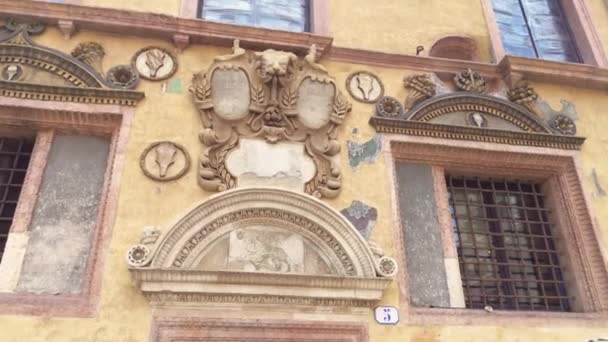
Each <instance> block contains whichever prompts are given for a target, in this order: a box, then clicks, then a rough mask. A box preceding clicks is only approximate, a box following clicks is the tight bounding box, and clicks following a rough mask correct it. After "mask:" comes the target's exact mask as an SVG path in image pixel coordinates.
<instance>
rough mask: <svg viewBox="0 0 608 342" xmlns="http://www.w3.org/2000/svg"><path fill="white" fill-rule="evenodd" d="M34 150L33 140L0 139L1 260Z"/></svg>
mask: <svg viewBox="0 0 608 342" xmlns="http://www.w3.org/2000/svg"><path fill="white" fill-rule="evenodd" d="M33 148H34V139H33V138H7V137H0V196H1V197H0V260H2V255H3V254H4V248H5V246H6V241H7V239H8V234H9V230H10V228H11V225H12V223H13V216H14V215H15V209H16V208H17V202H18V201H19V195H20V194H21V187H22V186H23V182H24V180H25V173H26V171H27V168H28V165H29V163H30V157H31V154H32V149H33Z"/></svg>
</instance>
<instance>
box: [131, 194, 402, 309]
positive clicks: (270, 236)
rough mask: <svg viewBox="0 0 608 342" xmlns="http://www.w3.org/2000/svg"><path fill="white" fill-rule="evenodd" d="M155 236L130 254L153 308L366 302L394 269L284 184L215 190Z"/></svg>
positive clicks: (339, 220)
mask: <svg viewBox="0 0 608 342" xmlns="http://www.w3.org/2000/svg"><path fill="white" fill-rule="evenodd" d="M153 240H154V239H152V240H151V239H150V238H149V236H144V238H143V239H142V244H140V245H136V246H134V247H133V248H131V250H130V251H129V254H128V259H127V260H128V263H129V266H130V267H129V270H130V272H131V275H132V277H133V279H134V280H135V281H136V283H137V284H138V287H139V288H140V289H141V291H142V292H143V293H144V295H146V297H148V299H149V300H150V301H151V302H152V303H153V304H160V303H165V304H166V303H168V302H171V303H189V304H193V303H208V302H245V303H264V304H296V305H320V304H325V305H328V306H369V305H371V304H373V303H375V302H377V301H378V300H380V298H381V297H382V294H383V290H384V289H385V288H386V287H387V286H388V284H389V283H390V281H391V280H390V277H392V276H393V275H394V274H395V273H396V263H395V261H394V260H393V259H391V258H388V257H386V256H383V253H382V252H381V251H379V250H378V249H377V248H373V249H372V248H370V245H369V244H368V242H366V241H365V240H364V239H363V237H362V236H361V235H360V234H359V233H358V232H357V230H356V229H355V228H354V227H353V226H352V225H351V224H350V222H348V220H347V219H346V218H344V217H343V216H342V215H341V214H340V213H338V212H336V211H335V210H333V209H331V208H330V207H328V206H327V205H326V204H324V203H322V202H321V201H318V200H316V199H315V198H313V197H311V196H308V195H305V194H298V193H295V192H291V191H288V190H280V189H270V188H266V189H261V188H243V189H236V190H232V191H228V192H226V193H222V194H219V195H216V196H214V197H212V198H211V199H209V200H207V201H205V202H203V203H202V204H200V205H199V206H197V207H196V208H194V209H193V210H191V211H190V212H189V213H188V214H186V215H185V216H184V217H183V218H182V219H181V220H180V221H179V222H178V223H177V224H175V225H174V226H173V227H171V228H170V229H169V230H167V232H166V233H165V234H163V235H162V236H161V237H159V238H158V240H156V241H153ZM372 247H373V246H372Z"/></svg>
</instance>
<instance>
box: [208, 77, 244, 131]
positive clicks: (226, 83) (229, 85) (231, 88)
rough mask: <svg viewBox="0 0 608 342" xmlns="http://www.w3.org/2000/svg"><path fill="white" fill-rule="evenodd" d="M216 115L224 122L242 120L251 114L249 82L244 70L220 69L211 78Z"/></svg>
mask: <svg viewBox="0 0 608 342" xmlns="http://www.w3.org/2000/svg"><path fill="white" fill-rule="evenodd" d="M211 99H212V104H213V108H214V110H215V113H216V114H217V115H218V116H219V117H221V118H222V119H224V120H240V119H242V118H244V117H245V116H247V114H248V113H249V102H250V94H249V80H248V79H247V74H246V73H245V71H244V70H242V69H238V68H230V69H229V68H218V69H216V70H215V71H214V72H213V75H212V76H211Z"/></svg>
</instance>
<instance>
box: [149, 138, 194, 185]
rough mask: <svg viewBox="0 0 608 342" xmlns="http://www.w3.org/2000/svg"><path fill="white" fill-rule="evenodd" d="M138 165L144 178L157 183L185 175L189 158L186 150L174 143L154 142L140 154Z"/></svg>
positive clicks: (188, 166)
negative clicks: (146, 177)
mask: <svg viewBox="0 0 608 342" xmlns="http://www.w3.org/2000/svg"><path fill="white" fill-rule="evenodd" d="M139 165H140V167H141V169H142V171H143V172H144V174H145V175H146V176H148V177H149V178H152V179H154V180H157V181H171V180H175V179H178V178H180V177H182V176H183V175H185V174H186V172H187V171H188V169H189V168H190V156H189V155H188V152H187V151H186V149H185V148H184V147H183V146H181V145H179V144H176V143H174V142H170V141H159V142H155V143H153V144H151V145H149V146H148V147H146V149H145V150H144V151H143V152H142V154H141V157H140V159H139Z"/></svg>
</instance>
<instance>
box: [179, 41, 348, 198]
mask: <svg viewBox="0 0 608 342" xmlns="http://www.w3.org/2000/svg"><path fill="white" fill-rule="evenodd" d="M190 91H191V92H192V94H193V97H194V101H195V104H196V106H197V108H198V110H199V113H200V116H201V120H202V123H203V126H204V128H203V130H202V131H201V133H200V135H199V138H200V141H201V143H202V144H203V145H204V149H203V152H202V154H201V156H200V160H199V167H198V182H199V184H200V186H201V187H202V188H203V189H205V190H208V191H224V190H227V189H231V188H234V187H236V186H237V182H238V179H237V177H236V176H235V175H234V174H232V173H231V172H230V171H229V170H228V168H227V167H226V158H227V155H228V154H229V153H230V152H231V151H233V150H234V149H235V148H237V146H238V145H239V141H240V140H241V138H247V139H250V138H254V139H255V138H259V139H264V140H265V141H266V142H267V143H269V144H278V143H282V142H298V143H302V144H303V145H304V150H305V152H306V154H307V155H308V156H309V157H310V158H311V159H312V161H313V163H314V165H315V168H316V170H315V174H314V176H313V177H312V179H310V180H307V181H306V183H305V184H304V189H303V190H304V191H305V192H307V193H309V194H311V195H313V196H316V197H335V196H337V194H338V193H339V191H340V188H341V171H340V165H339V161H338V154H339V152H340V145H339V143H338V141H337V140H336V135H337V126H339V125H340V124H341V123H342V121H343V120H344V117H345V115H346V114H347V113H349V112H350V110H351V105H350V103H348V101H347V100H346V98H345V97H344V96H343V95H342V94H341V93H340V91H338V89H337V87H336V83H335V81H334V79H333V78H331V77H330V76H329V75H328V73H327V70H326V69H325V68H324V67H323V66H322V65H320V64H318V63H317V62H316V48H315V46H314V45H313V46H312V47H311V49H310V51H309V53H308V55H306V56H305V57H304V58H303V59H300V58H298V57H297V56H296V55H295V54H293V53H291V52H283V51H276V50H272V49H269V50H265V51H262V52H255V53H250V52H247V51H245V50H244V49H242V48H241V47H239V43H238V41H235V42H234V47H233V53H232V54H230V55H226V56H218V57H216V58H215V59H214V62H213V64H212V65H211V66H210V67H209V69H208V71H207V72H206V73H199V74H196V75H194V79H193V82H192V86H191V88H190ZM268 157H269V158H272V156H268Z"/></svg>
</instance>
